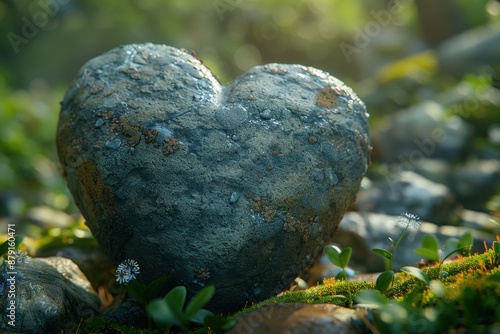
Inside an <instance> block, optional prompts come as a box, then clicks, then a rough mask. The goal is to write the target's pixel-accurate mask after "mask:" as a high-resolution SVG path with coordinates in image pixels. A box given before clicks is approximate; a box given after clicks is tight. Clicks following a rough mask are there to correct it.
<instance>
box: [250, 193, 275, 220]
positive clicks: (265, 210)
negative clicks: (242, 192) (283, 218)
mask: <svg viewBox="0 0 500 334" xmlns="http://www.w3.org/2000/svg"><path fill="white" fill-rule="evenodd" d="M250 208H251V209H252V210H253V211H255V212H258V213H260V214H261V215H262V217H264V220H265V221H266V222H270V221H271V220H273V218H274V216H275V215H276V210H274V209H273V208H272V207H270V206H268V205H267V204H266V201H265V200H263V199H262V198H260V197H258V196H256V197H254V198H252V201H251V202H250Z"/></svg>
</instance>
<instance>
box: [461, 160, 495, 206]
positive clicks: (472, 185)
mask: <svg viewBox="0 0 500 334" xmlns="http://www.w3.org/2000/svg"><path fill="white" fill-rule="evenodd" d="M452 178H453V182H452V184H451V187H452V190H453V192H454V193H455V194H457V197H458V200H459V201H460V202H461V203H462V205H464V206H465V207H466V208H469V209H473V210H484V209H485V203H486V202H487V201H488V199H489V198H490V197H491V196H493V195H494V194H496V193H497V192H498V189H499V188H500V161H498V160H496V159H489V160H472V161H469V162H467V163H466V164H464V165H461V166H459V167H457V168H455V169H454V170H453V173H452Z"/></svg>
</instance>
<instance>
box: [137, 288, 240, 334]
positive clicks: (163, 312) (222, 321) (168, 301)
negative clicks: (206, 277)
mask: <svg viewBox="0 0 500 334" xmlns="http://www.w3.org/2000/svg"><path fill="white" fill-rule="evenodd" d="M186 293H187V291H186V288H185V287H183V286H178V287H175V288H173V289H172V290H171V291H170V292H169V293H168V294H167V295H166V296H165V297H164V298H163V299H155V300H153V301H151V302H150V303H149V304H148V305H147V307H146V310H147V312H148V315H149V316H150V317H151V318H152V319H153V320H154V321H155V323H156V325H157V326H158V327H160V328H161V329H162V330H164V331H166V332H168V331H169V330H170V328H171V327H172V326H175V327H177V328H179V329H181V330H183V331H187V330H189V323H190V322H193V323H196V324H200V325H207V326H209V327H210V329H211V330H212V331H214V332H216V333H221V332H222V331H223V330H227V329H229V328H230V327H231V326H232V321H229V320H227V319H226V318H225V317H222V316H219V315H214V314H213V313H212V312H210V311H207V310H205V309H203V308H202V307H203V306H205V304H207V303H208V302H209V301H210V299H212V297H213V295H214V293H215V287H214V286H213V285H209V286H206V287H204V288H203V289H201V290H200V292H198V294H197V295H196V296H194V297H193V298H192V299H191V301H190V302H189V303H188V304H187V306H186V307H184V304H185V302H186Z"/></svg>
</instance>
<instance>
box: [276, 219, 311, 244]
mask: <svg viewBox="0 0 500 334" xmlns="http://www.w3.org/2000/svg"><path fill="white" fill-rule="evenodd" d="M308 227H309V224H308V223H307V222H301V221H300V220H298V219H297V218H295V217H294V216H292V215H291V214H290V213H287V214H286V220H285V224H283V229H284V230H285V231H286V232H297V233H302V235H303V238H304V242H306V241H309V238H310V233H309V229H308Z"/></svg>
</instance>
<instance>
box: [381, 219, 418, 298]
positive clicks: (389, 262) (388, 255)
mask: <svg viewBox="0 0 500 334" xmlns="http://www.w3.org/2000/svg"><path fill="white" fill-rule="evenodd" d="M419 220H420V218H419V217H418V216H416V215H414V214H411V213H402V214H401V216H400V218H399V222H400V224H402V225H403V226H404V229H403V231H402V232H401V234H400V235H399V238H398V240H397V241H396V242H394V240H393V239H392V238H391V237H389V241H390V242H391V251H387V250H385V249H380V248H374V249H372V252H374V253H375V254H378V255H380V256H382V257H383V258H385V259H386V271H384V272H383V273H382V274H380V275H379V276H378V277H377V281H376V283H375V287H376V289H377V290H378V291H380V292H382V293H384V292H385V291H387V289H389V287H390V286H391V285H392V284H393V283H394V266H393V260H394V254H395V253H396V249H397V248H398V246H399V244H400V243H401V240H403V237H404V236H405V235H406V232H408V229H409V228H410V227H412V228H415V229H418V228H419V227H420V223H419Z"/></svg>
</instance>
